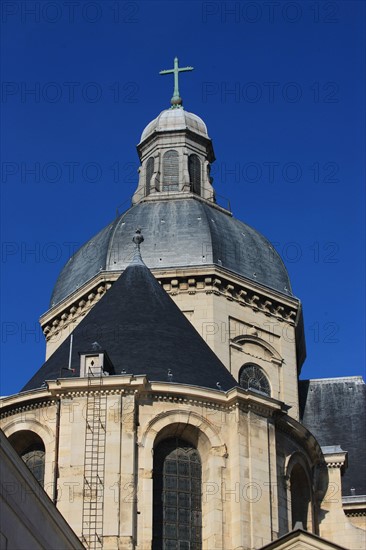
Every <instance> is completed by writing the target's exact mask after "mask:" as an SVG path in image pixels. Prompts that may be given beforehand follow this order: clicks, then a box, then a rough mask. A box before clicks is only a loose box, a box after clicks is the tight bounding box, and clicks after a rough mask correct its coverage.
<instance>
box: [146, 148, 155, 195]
mask: <svg viewBox="0 0 366 550" xmlns="http://www.w3.org/2000/svg"><path fill="white" fill-rule="evenodd" d="M153 173H154V159H153V157H150V158H149V159H148V161H147V163H146V196H147V195H150V185H151V178H152V177H153Z"/></svg>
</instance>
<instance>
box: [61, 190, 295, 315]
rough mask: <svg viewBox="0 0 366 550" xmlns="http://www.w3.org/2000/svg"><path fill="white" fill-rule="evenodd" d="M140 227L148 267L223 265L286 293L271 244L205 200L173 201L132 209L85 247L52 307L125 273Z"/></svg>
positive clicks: (68, 268) (68, 267)
mask: <svg viewBox="0 0 366 550" xmlns="http://www.w3.org/2000/svg"><path fill="white" fill-rule="evenodd" d="M136 227H141V229H142V233H143V235H144V238H145V241H144V245H143V259H144V262H145V263H146V265H147V266H148V267H149V268H150V269H153V270H154V269H169V268H182V267H203V266H214V265H215V266H219V267H221V268H224V269H227V270H228V271H230V272H232V273H235V274H237V275H239V276H242V277H244V278H246V279H249V280H251V281H253V282H256V283H259V284H262V285H264V286H266V287H269V288H271V289H273V290H276V291H279V292H281V293H283V294H286V295H291V286H290V281H289V277H288V274H287V271H286V268H285V266H284V264H283V262H282V260H281V258H280V256H279V255H278V254H277V252H276V251H275V250H274V249H273V247H272V245H271V244H270V242H269V241H268V240H267V239H266V238H265V237H263V235H261V234H260V233H259V232H258V231H256V230H255V229H253V228H252V227H250V226H248V225H246V224H245V223H243V222H241V221H239V220H237V219H236V218H234V217H233V216H232V215H231V214H230V213H229V212H227V211H225V210H223V209H221V208H219V207H217V206H215V205H214V204H212V205H210V204H209V203H207V202H206V201H203V200H202V199H198V198H193V197H192V196H191V197H187V198H178V197H177V198H176V199H173V198H172V197H170V198H168V199H166V200H164V199H161V200H158V201H146V202H140V203H138V204H136V205H135V206H132V207H131V208H130V209H129V210H127V211H126V212H125V213H123V214H122V215H121V216H119V218H117V219H116V220H114V221H113V222H112V223H111V224H110V225H108V226H107V227H105V228H104V229H102V231H100V232H99V233H98V234H97V235H96V236H95V237H93V238H92V239H91V240H90V241H88V242H87V243H86V244H85V245H84V246H82V247H81V248H80V249H79V250H78V251H77V252H76V253H75V254H74V255H73V256H72V257H71V258H70V259H69V261H68V262H67V264H66V265H65V267H64V268H63V270H62V271H61V273H60V275H59V277H58V280H57V282H56V285H55V287H54V290H53V293H52V298H51V307H52V306H54V305H56V304H57V303H59V302H61V301H62V300H63V299H65V298H66V297H67V296H69V295H70V294H72V293H73V292H75V291H76V290H77V289H79V288H80V287H82V286H83V285H84V284H85V283H86V282H87V281H89V280H90V279H92V278H93V277H94V276H95V275H97V274H98V273H99V272H113V271H117V272H120V271H123V270H124V269H125V268H126V267H127V266H128V264H129V262H130V260H131V258H132V255H133V249H134V244H133V242H132V240H131V235H133V234H134V232H135V230H136Z"/></svg>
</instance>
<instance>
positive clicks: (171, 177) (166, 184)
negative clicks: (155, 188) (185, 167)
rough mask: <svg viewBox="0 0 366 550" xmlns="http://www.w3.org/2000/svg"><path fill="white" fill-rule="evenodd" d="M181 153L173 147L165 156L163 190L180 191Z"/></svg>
mask: <svg viewBox="0 0 366 550" xmlns="http://www.w3.org/2000/svg"><path fill="white" fill-rule="evenodd" d="M178 184H179V155H178V153H177V151H174V150H173V149H172V150H170V151H167V152H166V153H164V156H163V191H178Z"/></svg>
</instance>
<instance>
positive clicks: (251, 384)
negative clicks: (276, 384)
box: [239, 363, 271, 396]
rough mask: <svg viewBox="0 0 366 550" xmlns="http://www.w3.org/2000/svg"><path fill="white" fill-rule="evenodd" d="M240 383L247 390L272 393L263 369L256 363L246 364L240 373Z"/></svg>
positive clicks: (265, 393)
mask: <svg viewBox="0 0 366 550" xmlns="http://www.w3.org/2000/svg"><path fill="white" fill-rule="evenodd" d="M239 384H240V386H241V387H242V388H244V389H245V390H252V391H255V392H258V393H261V394H263V395H268V396H270V395H271V388H270V385H269V382H268V378H267V376H266V375H265V374H264V372H263V370H262V369H261V368H260V367H258V365H255V364H254V363H247V364H246V365H244V366H243V367H242V368H241V370H240V373H239Z"/></svg>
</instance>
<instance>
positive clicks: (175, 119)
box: [140, 108, 208, 143]
mask: <svg viewBox="0 0 366 550" xmlns="http://www.w3.org/2000/svg"><path fill="white" fill-rule="evenodd" d="M176 130H191V131H192V132H194V133H196V134H199V135H200V136H202V137H205V138H208V133H207V127H206V124H205V123H204V122H203V120H202V118H200V117H199V116H197V115H195V114H193V113H189V112H188V111H185V110H184V109H183V108H179V109H166V110H165V111H162V112H161V113H160V114H159V115H158V116H157V117H156V118H154V120H152V121H151V122H149V124H148V125H147V126H146V128H145V129H144V131H143V132H142V134H141V139H140V142H141V143H142V142H143V141H145V139H147V138H148V137H149V136H151V135H152V134H153V133H154V132H172V131H176Z"/></svg>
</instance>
